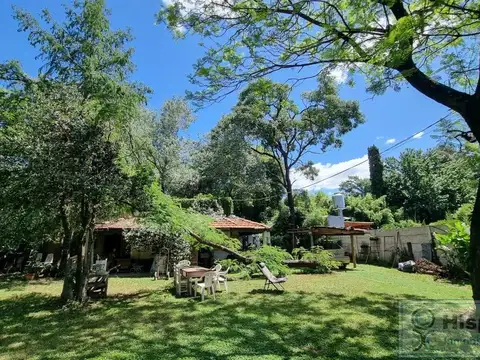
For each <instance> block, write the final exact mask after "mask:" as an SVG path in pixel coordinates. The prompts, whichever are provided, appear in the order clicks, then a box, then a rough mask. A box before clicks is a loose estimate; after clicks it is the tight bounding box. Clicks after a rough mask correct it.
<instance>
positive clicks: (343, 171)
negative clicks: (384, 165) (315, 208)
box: [232, 115, 448, 202]
mask: <svg viewBox="0 0 480 360" xmlns="http://www.w3.org/2000/svg"><path fill="white" fill-rule="evenodd" d="M447 117H448V115H446V116H444V117H442V118H441V119H439V120H437V121H435V122H434V123H432V124H430V125H428V126H427V127H425V128H423V129H422V130H419V131H417V132H416V133H414V134H412V135H410V136H408V137H406V138H405V139H403V140H402V141H399V142H398V143H396V144H394V145H392V146H390V147H388V148H387V149H384V150H382V151H380V154H385V153H386V152H389V151H392V150H394V149H396V148H398V147H400V146H402V145H404V144H405V143H406V142H408V141H409V140H411V139H413V138H414V137H415V136H417V135H418V134H420V133H424V132H425V131H427V130H428V129H430V128H432V127H434V126H435V125H437V124H438V123H439V122H441V121H442V120H445V119H446V118H447ZM422 135H423V134H422ZM366 162H368V159H365V160H362V161H360V162H359V163H357V164H355V165H352V166H350V167H348V168H346V169H344V170H341V171H339V172H337V173H335V174H332V175H330V176H327V177H325V178H323V179H320V180H317V181H315V182H313V183H310V184H308V185H305V186H302V187H301V188H297V189H295V190H293V191H298V190H303V189H306V188H309V187H311V186H314V185H317V184H320V183H322V182H324V181H327V180H329V179H332V178H334V177H336V176H338V175H341V174H343V173H345V172H347V171H349V170H352V169H354V168H356V167H358V166H360V165H363V164H365V163H366ZM287 194H288V192H287ZM273 197H274V196H272V195H270V196H265V197H260V198H255V199H232V201H236V202H240V201H260V200H268V199H271V198H273Z"/></svg>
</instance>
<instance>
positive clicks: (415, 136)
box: [413, 131, 425, 139]
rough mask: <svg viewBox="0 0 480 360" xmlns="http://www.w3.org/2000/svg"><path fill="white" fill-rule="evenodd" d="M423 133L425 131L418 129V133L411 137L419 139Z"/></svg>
mask: <svg viewBox="0 0 480 360" xmlns="http://www.w3.org/2000/svg"><path fill="white" fill-rule="evenodd" d="M423 134H425V132H423V131H420V132H419V133H417V134H415V135H413V138H414V139H421V138H422V136H423Z"/></svg>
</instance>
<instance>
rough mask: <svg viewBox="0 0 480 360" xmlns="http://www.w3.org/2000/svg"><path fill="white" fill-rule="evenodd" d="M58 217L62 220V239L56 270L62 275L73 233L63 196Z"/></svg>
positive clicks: (64, 271)
mask: <svg viewBox="0 0 480 360" xmlns="http://www.w3.org/2000/svg"><path fill="white" fill-rule="evenodd" d="M60 219H61V221H62V228H63V239H62V246H61V255H60V265H59V269H58V270H59V273H60V274H61V275H62V276H64V275H65V274H66V266H67V260H68V255H69V254H70V250H71V245H72V244H71V243H72V237H73V234H72V229H71V228H70V222H69V221H68V216H67V210H66V207H65V200H64V199H63V198H62V200H61V205H60Z"/></svg>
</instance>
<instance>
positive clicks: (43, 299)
mask: <svg viewBox="0 0 480 360" xmlns="http://www.w3.org/2000/svg"><path fill="white" fill-rule="evenodd" d="M262 285H263V281H261V280H252V281H236V282H231V283H230V288H231V291H230V293H229V294H224V293H222V294H219V296H218V297H217V300H216V301H213V300H206V301H204V302H200V301H198V299H188V298H180V299H177V298H175V297H174V296H173V295H172V293H171V289H170V287H171V284H170V283H167V282H166V281H152V280H151V279H148V278H115V277H113V278H111V281H110V288H109V297H108V299H106V300H103V301H97V302H95V303H93V304H91V305H89V306H88V307H87V308H83V309H76V310H73V309H69V310H63V309H62V308H61V305H60V304H59V302H58V295H59V293H60V290H61V283H60V282H51V283H46V282H32V283H30V284H27V283H25V282H13V283H5V282H3V283H0V359H1V360H4V359H62V360H64V359H86V358H88V359H90V358H92V359H129V360H133V359H312V358H316V359H352V360H353V359H356V360H359V359H387V358H388V359H395V358H396V355H395V350H396V347H397V332H396V328H397V302H396V300H397V299H399V298H410V299H417V298H418V299H427V298H434V299H446V298H449V299H453V298H465V299H468V298H470V296H471V295H470V289H469V288H468V287H466V286H455V285H450V284H447V283H442V282H439V281H434V280H433V278H432V277H429V276H425V275H413V274H404V273H400V272H398V271H397V270H393V269H385V268H379V267H374V266H367V265H363V266H359V267H358V269H356V270H350V271H347V272H337V273H334V274H332V275H292V276H291V277H290V278H289V280H288V282H287V283H286V286H285V287H286V289H287V292H286V293H284V294H276V293H264V292H262V291H260V289H261V288H262Z"/></svg>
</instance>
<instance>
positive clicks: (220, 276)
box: [216, 267, 230, 293]
mask: <svg viewBox="0 0 480 360" xmlns="http://www.w3.org/2000/svg"><path fill="white" fill-rule="evenodd" d="M228 270H230V268H229V267H228V268H227V270H225V271H219V272H217V279H216V280H217V286H218V287H219V288H220V284H223V287H224V288H225V292H227V293H228V285H227V274H228Z"/></svg>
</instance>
